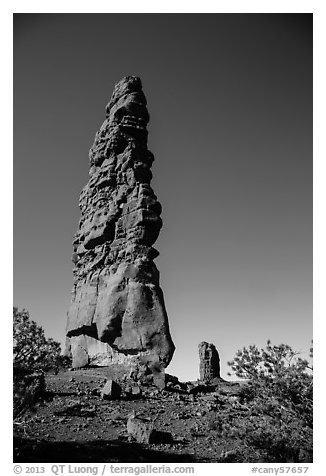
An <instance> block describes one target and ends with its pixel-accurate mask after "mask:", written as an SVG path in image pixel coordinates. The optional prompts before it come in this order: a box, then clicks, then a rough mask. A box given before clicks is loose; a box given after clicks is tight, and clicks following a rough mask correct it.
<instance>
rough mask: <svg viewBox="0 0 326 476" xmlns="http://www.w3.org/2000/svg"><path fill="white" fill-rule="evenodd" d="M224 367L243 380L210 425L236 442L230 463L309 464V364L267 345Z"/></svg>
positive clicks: (288, 349) (245, 352)
mask: <svg viewBox="0 0 326 476" xmlns="http://www.w3.org/2000/svg"><path fill="white" fill-rule="evenodd" d="M310 356H311V358H312V349H311V354H310ZM229 365H230V366H231V368H232V370H233V371H234V372H235V374H236V376H238V377H240V378H246V379H249V381H248V383H246V384H245V385H243V387H242V390H241V391H240V393H239V395H238V401H237V402H236V403H235V404H233V405H232V406H231V405H229V406H228V407H226V408H225V409H224V410H222V411H221V412H220V413H219V415H218V416H217V420H216V425H218V426H219V428H220V429H221V433H222V435H223V436H225V437H228V438H233V439H234V440H236V441H237V442H238V451H237V454H236V455H235V456H234V461H239V460H241V461H242V462H254V461H256V462H259V461H260V462H279V463H281V462H300V461H311V459H312V423H313V422H312V400H313V394H312V390H313V386H312V364H311V363H310V362H308V361H307V360H304V359H301V358H300V357H299V356H298V353H296V352H294V351H293V350H292V348H291V347H290V346H288V345H285V344H281V345H277V346H275V345H274V346H272V345H271V343H270V341H268V342H267V346H266V348H265V349H260V350H259V349H258V348H257V347H256V346H250V347H249V349H246V348H243V350H241V351H238V352H237V354H236V356H235V358H234V359H233V361H232V362H229Z"/></svg>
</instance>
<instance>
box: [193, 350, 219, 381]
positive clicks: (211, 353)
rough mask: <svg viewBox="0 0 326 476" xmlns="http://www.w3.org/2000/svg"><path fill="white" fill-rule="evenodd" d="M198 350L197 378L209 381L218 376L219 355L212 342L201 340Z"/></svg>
mask: <svg viewBox="0 0 326 476" xmlns="http://www.w3.org/2000/svg"><path fill="white" fill-rule="evenodd" d="M198 350H199V378H200V380H203V381H209V380H212V379H214V378H220V357H219V355H218V352H217V350H216V347H215V345H214V344H209V343H208V342H201V343H200V344H199V346H198Z"/></svg>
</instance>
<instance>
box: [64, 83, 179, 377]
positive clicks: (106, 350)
mask: <svg viewBox="0 0 326 476" xmlns="http://www.w3.org/2000/svg"><path fill="white" fill-rule="evenodd" d="M148 121H149V114H148V111H147V107H146V98H145V95H144V93H143V91H142V84H141V81H140V79H139V78H137V77H134V76H128V77H125V78H123V79H122V80H121V81H119V82H118V83H117V84H116V86H115V88H114V91H113V94H112V97H111V100H110V102H109V103H108V105H107V107H106V119H105V121H104V122H103V124H102V126H101V127H100V130H99V131H98V132H97V133H96V136H95V140H94V144H93V146H92V148H91V149H90V153H89V159H90V171H89V174H90V178H89V181H88V183H87V185H86V186H85V187H84V189H83V190H82V192H81V195H80V200H79V206H80V209H81V218H80V222H79V227H78V231H77V233H76V235H75V239H74V241H73V247H74V252H73V257H72V260H73V263H74V265H75V267H74V271H73V273H74V288H73V292H72V302H71V306H70V309H69V311H68V321H67V336H68V347H69V348H70V352H71V354H72V359H73V366H74V367H83V366H86V365H89V364H97V365H111V364H112V363H116V362H118V363H121V364H122V363H123V362H125V364H126V366H127V367H130V366H132V365H137V364H139V363H141V364H142V365H145V366H146V365H147V367H148V368H150V369H151V370H152V371H154V370H155V371H161V370H162V369H164V367H166V366H167V365H168V364H169V362H170V360H171V358H172V355H173V352H174V344H173V342H172V339H171V336H170V331H169V325H168V317H167V313H166V309H165V305H164V298H163V293H162V290H161V288H160V284H159V272H158V270H157V268H156V266H155V264H154V261H153V260H154V259H155V258H156V257H157V256H158V254H159V253H158V251H157V250H156V249H155V248H153V246H152V245H153V244H154V243H155V241H156V239H157V237H158V235H159V232H160V229H161V227H162V220H161V217H160V214H161V205H160V203H159V202H158V201H157V197H156V195H155V194H154V192H153V190H152V188H151V186H150V183H151V178H152V172H151V166H152V163H153V160H154V157H153V154H152V153H151V152H150V151H149V150H148V148H147V135H148V132H147V128H146V126H147V123H148Z"/></svg>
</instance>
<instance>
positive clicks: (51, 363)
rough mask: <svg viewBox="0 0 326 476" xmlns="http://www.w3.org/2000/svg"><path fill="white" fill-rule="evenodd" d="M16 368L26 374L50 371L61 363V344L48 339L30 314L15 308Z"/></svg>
mask: <svg viewBox="0 0 326 476" xmlns="http://www.w3.org/2000/svg"><path fill="white" fill-rule="evenodd" d="M13 318H14V322H13V324H14V368H20V369H24V370H25V371H26V372H33V371H36V370H41V371H45V372H46V371H48V370H50V369H53V368H56V367H57V365H58V363H59V361H60V350H61V349H60V344H59V342H56V341H54V340H53V339H51V338H49V339H47V338H46V337H45V334H44V330H43V329H42V327H41V326H38V325H37V324H36V322H35V321H32V320H31V319H30V315H29V312H28V311H26V310H25V309H23V310H22V311H18V308H17V307H14V313H13Z"/></svg>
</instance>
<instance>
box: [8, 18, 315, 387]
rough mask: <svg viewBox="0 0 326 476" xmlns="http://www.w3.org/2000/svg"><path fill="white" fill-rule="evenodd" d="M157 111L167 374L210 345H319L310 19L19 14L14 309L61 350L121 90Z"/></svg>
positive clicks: (193, 363)
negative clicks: (128, 78) (96, 143)
mask: <svg viewBox="0 0 326 476" xmlns="http://www.w3.org/2000/svg"><path fill="white" fill-rule="evenodd" d="M125 75H136V76H140V77H141V79H142V82H143V88H144V92H145V94H146V96H147V100H148V108H149V111H150V114H151V121H150V123H149V148H150V149H151V150H152V152H153V153H154V155H155V159H156V160H155V162H154V165H153V169H152V171H153V177H154V178H153V181H152V186H153V189H154V191H155V193H156V194H157V196H158V199H159V200H160V202H161V203H162V206H163V214H162V217H163V222H164V225H163V228H162V231H161V234H160V237H159V239H158V241H157V243H156V245H155V246H156V247H157V248H158V250H159V251H160V253H161V255H160V257H159V258H158V259H157V260H156V264H157V267H158V269H159V270H160V272H161V286H162V289H163V292H164V295H165V301H166V307H167V310H168V315H169V320H170V327H171V333H172V337H173V339H174V341H175V344H176V352H175V356H174V359H173V361H172V363H171V365H170V366H169V370H168V371H169V373H174V374H176V375H178V376H179V377H181V378H183V379H188V378H193V379H195V378H197V376H198V357H197V354H198V350H197V346H198V344H199V342H200V341H202V340H207V341H209V342H213V343H214V344H215V345H216V347H217V348H218V350H219V352H220V356H221V359H222V372H223V375H224V376H226V372H227V365H226V361H227V360H230V359H231V358H232V357H233V356H234V354H235V352H236V351H237V350H238V349H239V348H242V347H243V346H248V345H249V344H257V345H258V346H263V345H264V344H265V343H266V341H267V339H269V338H270V339H271V340H272V342H273V343H275V344H279V343H281V342H283V343H288V344H290V345H292V346H293V347H294V348H295V349H296V350H299V351H300V350H307V349H308V348H309V345H310V340H311V338H312V15H311V14H15V15H14V304H15V305H16V306H18V307H19V308H22V307H25V308H26V309H28V310H29V311H30V313H31V317H32V318H33V319H34V320H36V321H37V322H38V323H39V324H41V325H42V326H43V327H44V329H45V331H46V334H47V335H48V336H51V337H54V338H55V339H57V340H59V341H61V342H62V341H63V340H64V329H65V324H66V312H67V310H68V307H69V302H70V290H71V288H72V263H71V260H70V257H71V254H72V246H71V241H72V238H73V235H74V233H75V231H76V229H77V225H78V221H79V216H80V212H79V209H78V198H79V193H80V191H81V189H82V187H83V186H84V185H85V184H86V182H87V180H88V150H89V148H90V147H91V145H92V142H93V139H94V135H95V132H96V130H97V129H98V128H99V126H100V125H101V124H102V122H103V120H104V118H105V105H106V103H107V101H108V100H109V98H110V96H111V93H112V89H113V86H114V84H115V83H116V82H117V81H118V80H119V79H121V77H123V76H125Z"/></svg>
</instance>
